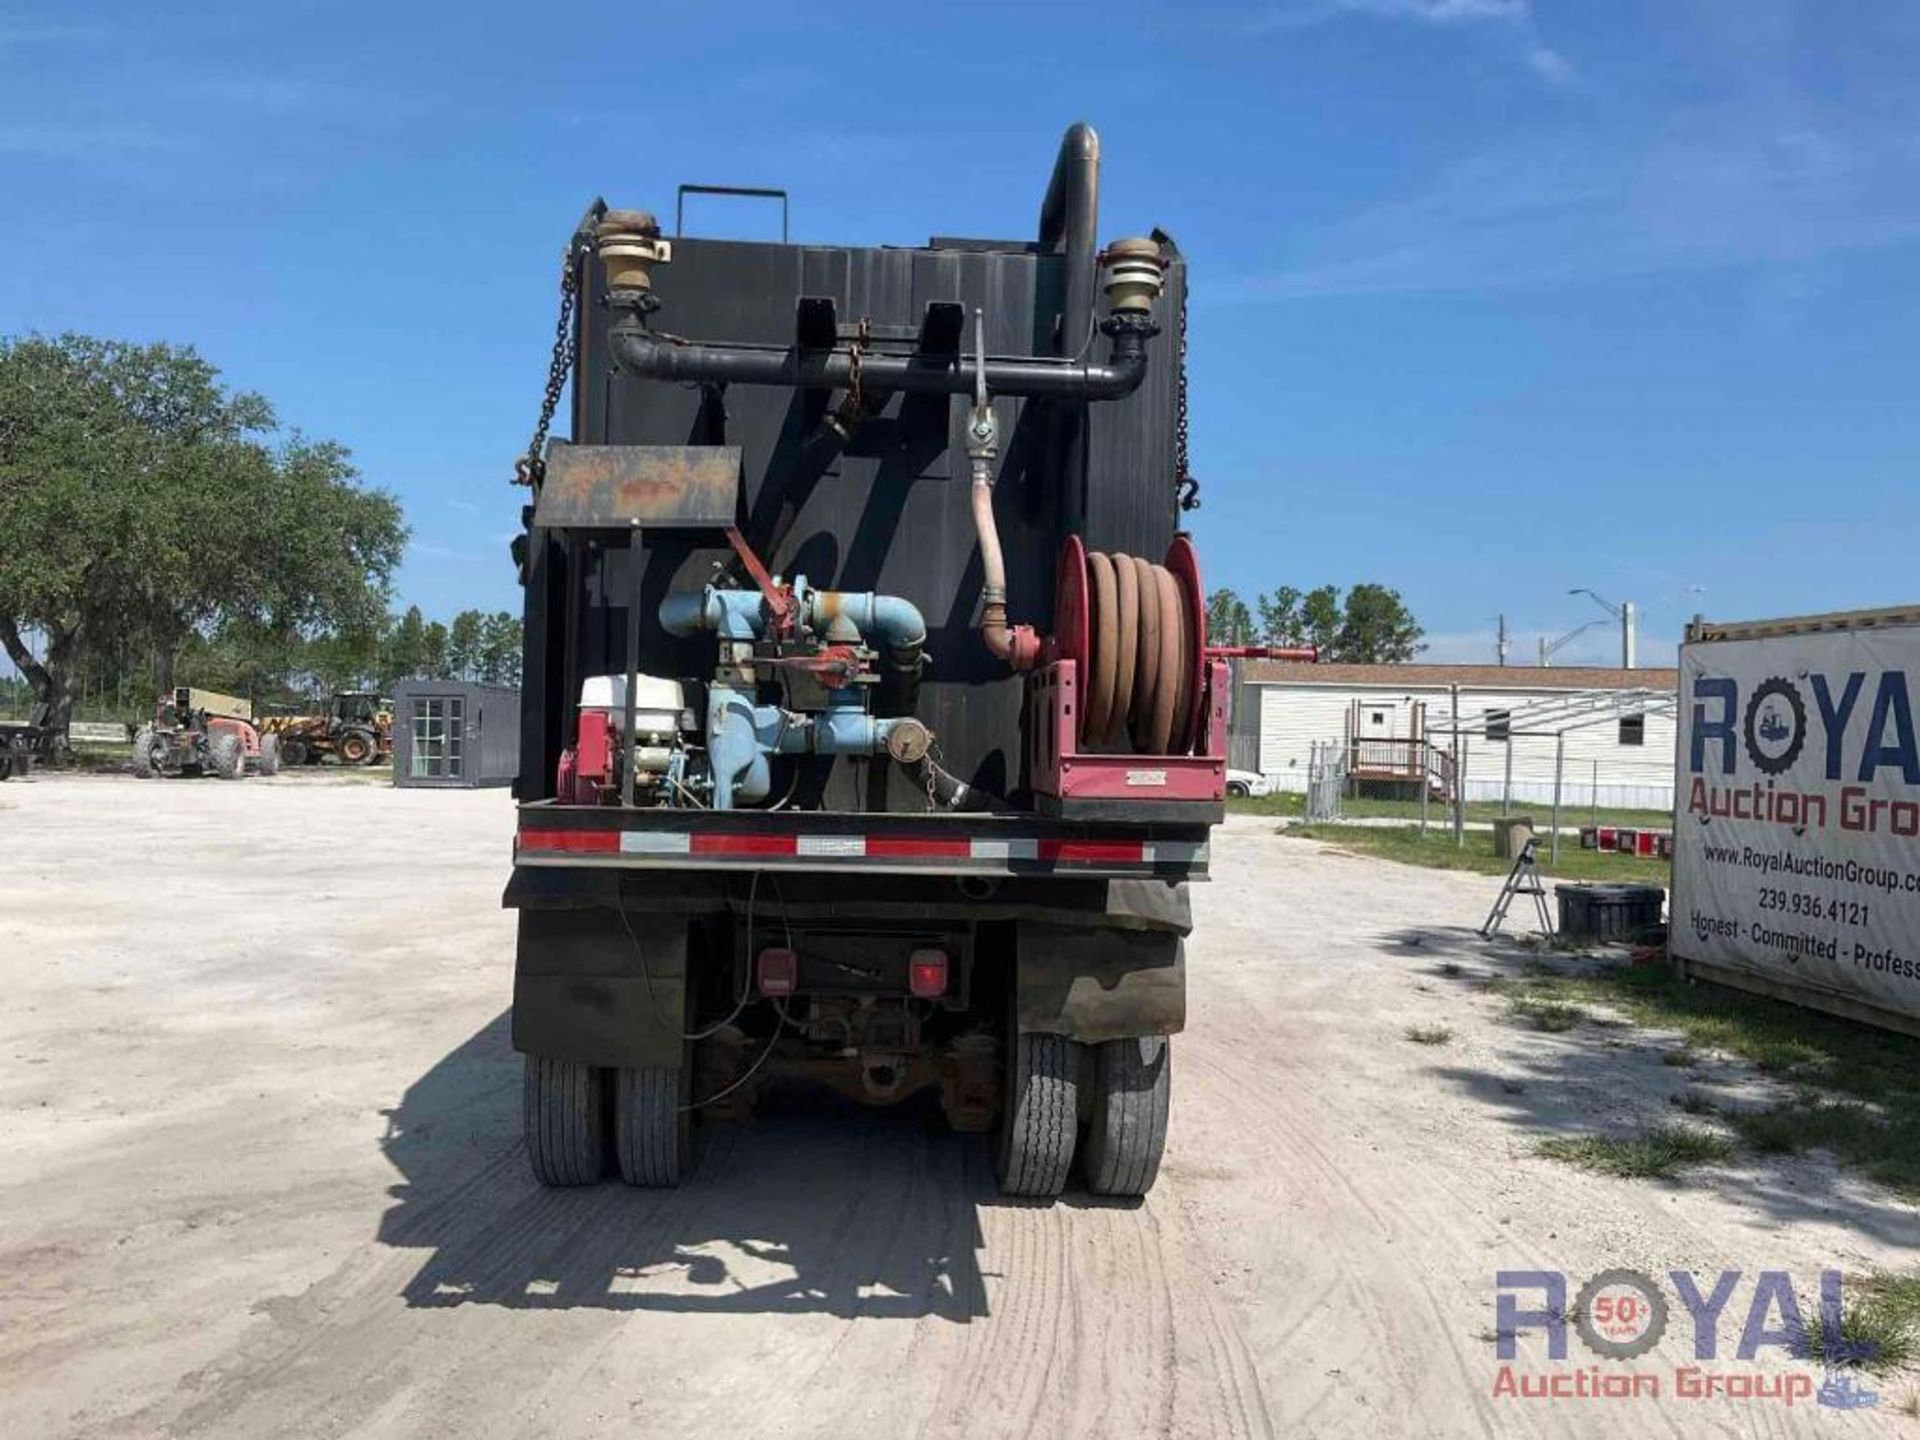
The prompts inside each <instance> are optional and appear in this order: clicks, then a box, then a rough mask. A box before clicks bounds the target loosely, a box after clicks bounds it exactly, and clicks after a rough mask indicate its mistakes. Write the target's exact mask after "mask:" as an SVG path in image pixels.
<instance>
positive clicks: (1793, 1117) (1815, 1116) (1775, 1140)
mask: <svg viewBox="0 0 1920 1440" xmlns="http://www.w3.org/2000/svg"><path fill="white" fill-rule="evenodd" d="M1727 1118H1728V1120H1729V1121H1730V1122H1731V1123H1732V1125H1733V1128H1734V1129H1735V1130H1736V1131H1738V1132H1739V1134H1740V1138H1741V1139H1742V1140H1744V1141H1746V1143H1747V1144H1748V1145H1750V1146H1751V1147H1752V1148H1753V1149H1754V1150H1756V1151H1758V1152H1759V1153H1760V1154H1762V1155H1800V1154H1804V1153H1805V1152H1806V1151H1808V1150H1825V1151H1827V1152H1829V1153H1830V1154H1832V1155H1833V1157H1834V1158H1835V1159H1837V1160H1839V1161H1840V1162H1841V1163H1842V1164H1844V1165H1851V1166H1853V1167H1855V1168H1856V1169H1858V1170H1860V1171H1862V1172H1863V1173H1865V1174H1866V1175H1867V1176H1868V1177H1869V1178H1871V1179H1873V1180H1877V1181H1878V1182H1879V1183H1880V1184H1882V1185H1885V1186H1886V1187H1887V1188H1888V1189H1890V1190H1892V1191H1894V1192H1895V1193H1896V1194H1899V1195H1902V1196H1905V1197H1906V1198H1908V1199H1920V1120H1917V1119H1915V1118H1913V1117H1912V1115H1911V1112H1909V1111H1906V1110H1899V1111H1895V1112H1893V1114H1892V1117H1891V1118H1889V1119H1883V1118H1881V1116H1880V1115H1878V1114H1876V1113H1875V1112H1874V1111H1873V1110H1871V1109H1869V1108H1868V1107H1867V1106H1865V1105H1861V1104H1857V1103H1853V1102H1850V1101H1842V1102H1838V1103H1836V1102H1833V1101H1828V1100H1821V1099H1818V1098H1817V1097H1802V1098H1801V1099H1798V1100H1793V1101H1789V1102H1788V1103H1787V1104H1785V1105H1776V1106H1774V1107H1773V1108H1771V1109H1768V1110H1749V1111H1745V1112H1742V1113H1738V1114H1732V1115H1729V1116H1728V1117H1727ZM1916 1284H1917V1285H1920V1282H1916Z"/></svg>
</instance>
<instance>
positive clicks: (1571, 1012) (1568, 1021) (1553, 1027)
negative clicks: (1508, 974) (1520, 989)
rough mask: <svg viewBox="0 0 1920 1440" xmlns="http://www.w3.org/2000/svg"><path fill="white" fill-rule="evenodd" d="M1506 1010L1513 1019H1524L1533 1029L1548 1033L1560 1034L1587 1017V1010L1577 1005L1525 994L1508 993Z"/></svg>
mask: <svg viewBox="0 0 1920 1440" xmlns="http://www.w3.org/2000/svg"><path fill="white" fill-rule="evenodd" d="M1507 1011H1508V1013H1509V1014H1511V1015H1512V1016H1514V1018H1515V1019H1519V1020H1525V1021H1526V1022H1527V1023H1528V1024H1529V1025H1531V1026H1533V1028H1534V1029H1536V1030H1544V1031H1546V1032H1547V1033H1548V1034H1549V1035H1559V1034H1562V1033H1564V1032H1565V1031H1568V1030H1571V1029H1573V1027H1574V1026H1576V1025H1578V1024H1580V1023H1581V1022H1582V1021H1584V1020H1586V1019H1587V1018H1588V1016H1587V1012H1586V1011H1584V1010H1582V1009H1581V1008H1580V1007H1579V1006H1578V1005H1569V1004H1567V1003H1565V1002H1564V1001H1560V1000H1544V999H1541V998H1539V997H1537V996H1533V995H1527V994H1519V995H1509V996H1508V997H1507Z"/></svg>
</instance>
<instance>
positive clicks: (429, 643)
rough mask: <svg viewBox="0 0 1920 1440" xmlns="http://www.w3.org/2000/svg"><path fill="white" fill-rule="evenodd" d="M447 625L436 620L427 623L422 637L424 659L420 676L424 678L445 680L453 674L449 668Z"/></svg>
mask: <svg viewBox="0 0 1920 1440" xmlns="http://www.w3.org/2000/svg"><path fill="white" fill-rule="evenodd" d="M447 638H448V637H447V627H446V626H445V625H443V624H442V623H441V622H440V621H438V620H434V621H432V622H430V623H429V624H428V625H427V630H426V634H425V635H424V636H423V637H422V660H421V665H420V677H421V678H422V679H424V680H445V679H447V678H448V677H449V676H450V675H451V674H452V671H450V670H449V669H448V668H447Z"/></svg>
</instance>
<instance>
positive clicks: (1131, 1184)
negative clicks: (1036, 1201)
mask: <svg viewBox="0 0 1920 1440" xmlns="http://www.w3.org/2000/svg"><path fill="white" fill-rule="evenodd" d="M1083 1048H1090V1049H1091V1052H1092V1053H1091V1054H1087V1055H1083V1053H1082V1051H1083ZM1083 1070H1085V1071H1086V1072H1088V1073H1087V1078H1088V1079H1089V1080H1090V1082H1091V1086H1092V1094H1091V1095H1090V1096H1089V1097H1088V1101H1089V1103H1088V1106H1087V1118H1086V1124H1085V1127H1084V1130H1083V1128H1082V1126H1081V1124H1080V1109H1081V1106H1080V1086H1081V1075H1082V1071H1083ZM1172 1079H1173V1073H1172V1049H1171V1047H1170V1046H1169V1044H1168V1042H1167V1037H1166V1036H1164V1035H1144V1036H1137V1037H1131V1038H1128V1039H1124V1040H1108V1041H1105V1042H1103V1043H1101V1044H1099V1045H1095V1046H1092V1047H1082V1046H1081V1045H1079V1044H1078V1043H1077V1042H1075V1041H1072V1040H1069V1039H1067V1038H1066V1037H1065V1036H1063V1035H1044V1034H1033V1033H1028V1034H1018V1035H1015V1036H1014V1037H1013V1045H1012V1050H1011V1053H1010V1054H1009V1055H1008V1060H1007V1086H1006V1094H1005V1097H1004V1102H1003V1108H1002V1114H1001V1122H1000V1133H999V1134H998V1135H997V1136H996V1137H995V1156H994V1159H995V1170H996V1172H997V1174H998V1176H999V1179H1000V1189H1001V1191H1002V1192H1003V1193H1005V1194H1008V1195H1025V1196H1033V1197H1040V1198H1045V1197H1052V1196H1056V1195H1059V1194H1061V1193H1062V1192H1063V1191H1064V1190H1065V1189H1066V1187H1067V1180H1068V1177H1069V1176H1070V1175H1071V1173H1072V1170H1073V1161H1074V1155H1075V1153H1076V1150H1077V1151H1078V1153H1079V1156H1080V1162H1081V1169H1082V1172H1083V1174H1084V1178H1085V1180H1086V1185H1087V1189H1088V1190H1089V1191H1091V1192H1092V1193H1093V1194H1095V1195H1107V1196H1116V1197H1133V1198H1137V1197H1139V1196H1142V1195H1145V1194H1146V1193H1147V1191H1149V1190H1151V1189H1152V1188H1153V1182H1154V1180H1155V1178H1156V1177H1157V1176H1158V1175H1159V1173H1160V1156H1161V1153H1162V1152H1163V1150H1164V1149H1165V1147H1166V1142H1167V1110H1168V1104H1169V1101H1170V1099H1171V1097H1172Z"/></svg>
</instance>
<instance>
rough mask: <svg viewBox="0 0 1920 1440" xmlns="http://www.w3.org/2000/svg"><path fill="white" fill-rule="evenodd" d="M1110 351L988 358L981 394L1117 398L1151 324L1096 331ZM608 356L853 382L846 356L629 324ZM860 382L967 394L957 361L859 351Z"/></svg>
mask: <svg viewBox="0 0 1920 1440" xmlns="http://www.w3.org/2000/svg"><path fill="white" fill-rule="evenodd" d="M1102 328H1103V329H1105V330H1106V331H1107V332H1108V334H1110V335H1111V336H1112V339H1113V346H1112V350H1111V353H1110V354H1109V356H1108V359H1107V363H1106V364H1105V365H1095V364H1093V363H1092V362H1091V361H1083V360H1056V359H1052V358H1050V357H1043V356H1018V357H1004V356H1002V357H994V356H989V357H988V358H987V389H989V390H990V391H992V392H993V393H994V394H995V395H1019V396H1026V397H1029V398H1039V397H1045V398H1048V399H1062V400H1119V399H1121V398H1123V397H1124V396H1127V395H1131V394H1132V393H1133V392H1134V391H1135V390H1137V389H1139V387H1140V382H1141V380H1143V379H1144V378H1145V377H1146V373H1147V348H1146V342H1147V338H1148V336H1150V335H1151V334H1153V333H1154V327H1153V326H1152V325H1151V324H1139V323H1130V322H1129V319H1128V317H1122V316H1116V317H1114V318H1113V319H1112V320H1109V321H1108V322H1107V323H1106V324H1105V325H1104V326H1103V327H1102ZM607 343H608V344H609V345H610V346H612V348H613V358H614V360H615V361H616V362H617V363H618V364H619V366H620V368H621V369H622V370H623V371H625V372H626V373H627V374H629V375H636V376H639V377H640V378H642V379H646V380H670V381H676V382H679V383H681V384H695V385H709V384H718V385H788V386H794V387H797V388H812V389H821V390H844V389H846V388H848V386H849V385H850V384H851V382H852V380H853V375H854V368H853V366H854V362H853V355H852V352H851V351H849V350H845V349H834V350H797V349H790V348H786V347H781V346H774V345H733V344H730V345H704V344H700V343H698V342H694V341H680V340H669V339H665V338H663V337H662V336H659V335H656V334H655V333H654V332H653V331H651V330H648V329H646V328H645V327H644V326H643V325H641V324H639V323H637V322H635V321H623V322H622V323H620V324H618V325H616V326H615V327H614V329H613V331H612V333H611V334H610V335H609V336H608V337H607ZM859 376H860V383H861V384H862V385H863V386H866V387H868V388H870V389H873V390H904V391H909V392H911V393H914V394H932V395H969V394H972V393H973V383H974V376H973V367H972V365H971V364H970V363H968V362H967V361H966V360H965V359H964V358H963V357H956V358H954V359H951V360H943V361H939V362H934V361H929V360H928V359H927V358H926V357H925V356H924V355H889V354H878V353H875V352H872V351H866V352H863V353H862V354H861V357H860V369H859Z"/></svg>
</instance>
